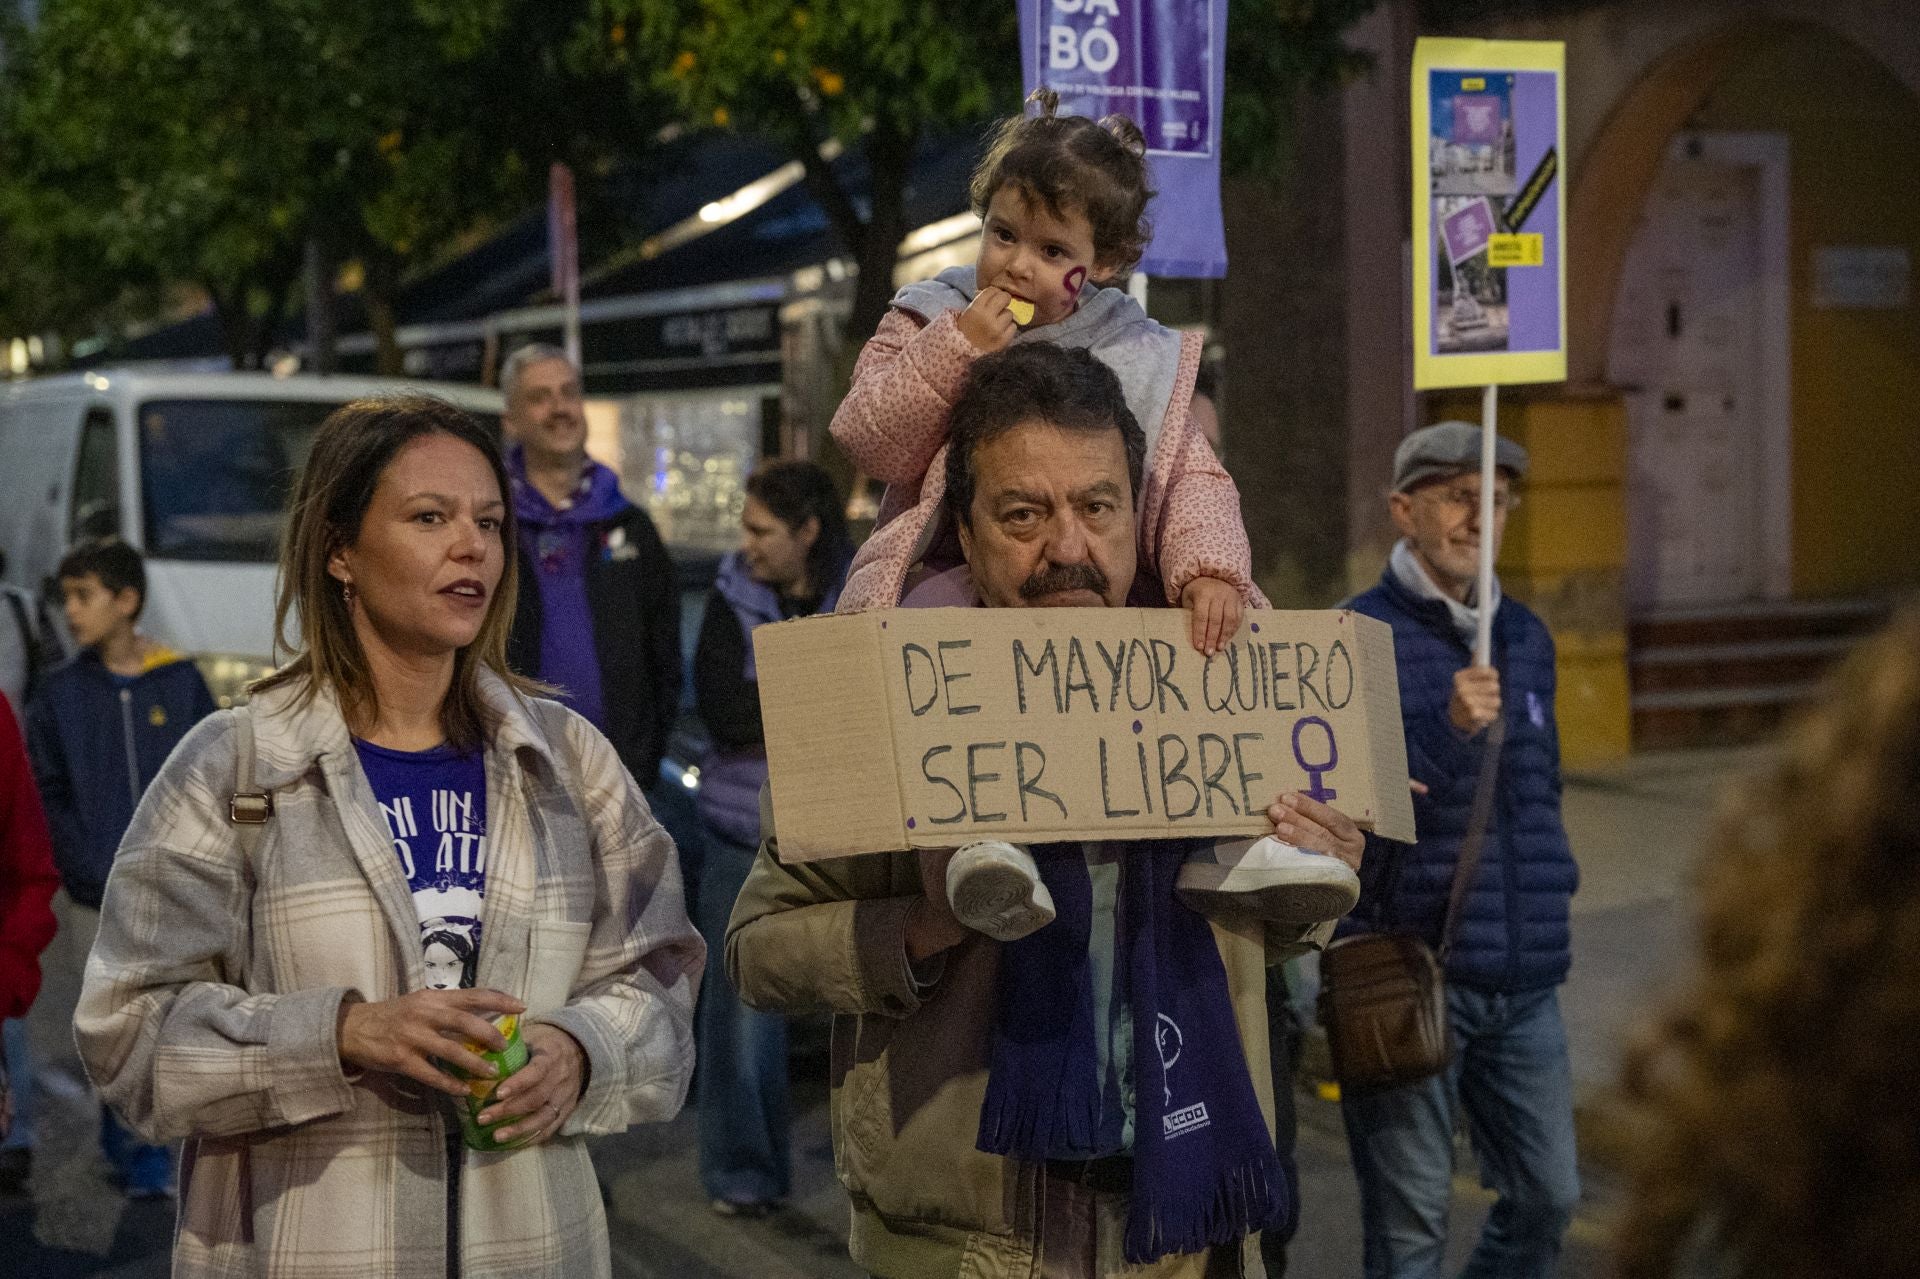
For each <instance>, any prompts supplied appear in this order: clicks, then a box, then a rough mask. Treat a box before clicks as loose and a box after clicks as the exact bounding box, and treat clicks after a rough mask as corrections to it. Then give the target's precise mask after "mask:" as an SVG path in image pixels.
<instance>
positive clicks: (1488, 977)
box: [1340, 422, 1580, 1279]
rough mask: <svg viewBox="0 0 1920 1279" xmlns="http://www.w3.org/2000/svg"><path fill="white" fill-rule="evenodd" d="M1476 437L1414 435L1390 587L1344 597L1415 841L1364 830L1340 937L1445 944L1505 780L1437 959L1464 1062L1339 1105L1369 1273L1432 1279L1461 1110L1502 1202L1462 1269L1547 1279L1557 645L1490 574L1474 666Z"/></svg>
mask: <svg viewBox="0 0 1920 1279" xmlns="http://www.w3.org/2000/svg"><path fill="white" fill-rule="evenodd" d="M1480 447H1481V436H1480V428H1479V427H1476V426H1473V425H1470V424H1468V423H1465V422H1442V423H1440V424H1438V425H1436V426H1429V427H1426V428H1424V429H1422V430H1419V431H1416V432H1414V433H1413V434H1412V435H1409V436H1408V437H1407V438H1406V439H1405V440H1404V441H1402V443H1401V445H1400V448H1399V450H1398V452H1397V453H1396V454H1395V456H1394V475H1393V492H1392V494H1391V495H1390V497H1389V499H1388V502H1389V507H1390V512H1391V514H1392V517H1393V522H1394V526H1395V527H1396V528H1397V529H1398V530H1399V532H1400V534H1401V540H1400V542H1399V543H1398V544H1397V545H1396V546H1395V547H1394V549H1393V554H1392V558H1391V560H1390V562H1389V563H1388V566H1387V570H1386V572H1385V573H1384V574H1383V575H1382V576H1381V579H1380V582H1379V584H1378V585H1377V586H1375V587H1374V588H1373V589H1371V590H1369V591H1367V592H1366V593H1364V594H1362V595H1360V596H1359V597H1357V598H1356V599H1354V600H1353V601H1352V603H1351V607H1352V608H1354V609H1355V610H1357V611H1358V612H1361V613H1364V614H1366V615H1367V616H1369V617H1375V618H1378V619H1380V620H1381V621H1383V622H1386V623H1387V624H1388V625H1390V626H1391V627H1392V628H1393V643H1394V656H1395V659H1396V662H1397V664H1398V667H1399V675H1400V711H1401V716H1402V720H1403V723H1404V727H1405V730H1406V739H1407V765H1408V771H1409V772H1410V774H1411V775H1412V780H1413V782H1414V791H1415V795H1414V823H1415V827H1416V829H1417V830H1418V832H1419V842H1417V843H1414V844H1396V843H1390V842H1386V841H1381V840H1378V839H1376V838H1374V837H1373V836H1369V837H1368V843H1369V848H1368V849H1367V853H1366V856H1365V858H1364V860H1363V861H1362V863H1361V872H1360V874H1361V895H1360V903H1359V905H1358V906H1357V907H1356V908H1355V910H1354V912H1353V914H1352V916H1350V917H1349V918H1348V919H1347V920H1345V921H1343V922H1342V925H1341V928H1340V932H1341V934H1342V935H1350V934H1353V933H1358V932H1366V931H1380V932H1392V933H1410V934H1414V935H1416V936H1419V937H1421V938H1422V939H1424V940H1425V941H1426V942H1427V944H1428V945H1430V946H1435V947H1437V946H1438V945H1439V942H1440V931H1441V926H1442V921H1443V920H1444V918H1445V916H1446V910H1447V900H1448V896H1449V894H1450V892H1451V890H1452V886H1453V878H1454V871H1455V868H1456V867H1457V865H1458V861H1459V857H1460V852H1461V845H1462V843H1463V838H1464V836H1465V834H1466V830H1467V826H1468V823H1469V820H1470V814H1471V812H1472V809H1473V797H1474V790H1475V786H1476V783H1477V781H1478V779H1479V776H1480V770H1481V769H1482V768H1488V767H1492V768H1497V769H1499V774H1498V779H1497V783H1496V789H1495V803H1494V805H1493V809H1492V815H1491V818H1490V820H1489V822H1488V826H1487V831H1486V835H1485V841H1484V843H1483V844H1482V851H1481V860H1480V865H1479V868H1478V870H1477V872H1476V873H1475V875H1474V877H1473V882H1472V884H1471V886H1470V888H1469V890H1468V892H1467V896H1466V900H1465V903H1464V905H1463V907H1462V910H1461V922H1460V925H1459V931H1458V934H1457V936H1456V938H1455V940H1454V945H1453V949H1452V951H1451V952H1450V954H1449V955H1448V957H1447V963H1446V980H1447V1014H1448V1029H1449V1031H1450V1033H1451V1037H1452V1042H1453V1060H1452V1063H1451V1065H1450V1066H1449V1067H1448V1069H1447V1070H1446V1071H1445V1072H1443V1073H1442V1074H1440V1075H1437V1076H1435V1077H1433V1078H1432V1079H1429V1080H1425V1081H1422V1082H1420V1083H1416V1084H1411V1085H1407V1086H1404V1087H1400V1088H1393V1089H1385V1090H1379V1091H1373V1092H1368V1093H1357V1094H1354V1095H1351V1096H1346V1097H1343V1098H1342V1100H1341V1110H1342V1113H1343V1116H1344V1118H1345V1120H1346V1126H1347V1138H1348V1143H1349V1145H1350V1147H1351V1148H1352V1152H1353V1163H1354V1171H1355V1175H1356V1176H1357V1177H1358V1178H1359V1182H1360V1202H1361V1217H1362V1231H1363V1240H1364V1272H1365V1274H1366V1275H1367V1277H1368V1279H1389V1277H1391V1279H1427V1277H1428V1276H1435V1277H1437V1276H1438V1275H1439V1274H1440V1273H1441V1267H1442V1265H1443V1263H1444V1261H1445V1255H1446V1243H1447V1210H1448V1205H1449V1201H1450V1199H1451V1183H1452V1176H1453V1132H1454V1121H1455V1115H1456V1112H1457V1111H1459V1110H1464V1111H1465V1114H1466V1119H1467V1126H1468V1130H1469V1133H1470V1135H1471V1137H1472V1140H1473V1145H1474V1152H1475V1155H1476V1157H1477V1159H1478V1161H1479V1165H1480V1172H1481V1177H1482V1179H1483V1180H1484V1181H1485V1182H1486V1184H1487V1185H1488V1187H1489V1188H1490V1189H1492V1190H1493V1191H1494V1192H1495V1194H1496V1196H1497V1198H1496V1200H1495V1202H1494V1205H1493V1208H1492V1210H1491V1212H1490V1213H1489V1214H1488V1217H1487V1223H1486V1227H1485V1229H1484V1230H1483V1231H1482V1232H1481V1235H1480V1239H1479V1242H1478V1244H1477V1245H1476V1247H1475V1248H1474V1251H1473V1253H1472V1256H1471V1257H1470V1258H1469V1260H1468V1262H1467V1265H1466V1268H1465V1270H1463V1271H1462V1272H1461V1274H1462V1275H1463V1276H1465V1277H1470V1279H1535V1277H1537V1276H1539V1277H1543V1276H1546V1275H1549V1274H1550V1273H1552V1270H1553V1267H1554V1263H1555V1259H1556V1258H1557V1257H1558V1256H1559V1252H1560V1246H1561V1239H1562V1236H1563V1235H1564V1234H1565V1231H1566V1228H1567V1226H1568V1224H1569V1223H1570V1222H1571V1220H1572V1217H1573V1212H1574V1208H1575V1206H1576V1203H1577V1201H1578V1199H1579V1194H1580V1183H1579V1175H1578V1169H1577V1163H1576V1157H1575V1148H1574V1123H1573V1084H1572V1075H1571V1070H1570V1067H1569V1064H1568V1058H1567V1038H1566V1031H1565V1028H1564V1026H1563V1025H1562V1022H1561V1018H1560V1003H1559V987H1560V984H1561V983H1562V982H1563V981H1565V980H1566V976H1567V969H1568V966H1569V964H1570V962H1571V936H1570V931H1569V924H1568V903H1569V901H1570V899H1571V898H1572V896H1573V892H1574V889H1575V887H1576V886H1577V883H1578V880H1579V872H1578V869H1577V867H1576V866H1575V864H1574V860H1573V854H1572V851H1571V849H1570V848H1569V846H1568V843H1567V832H1566V827H1565V825H1564V823H1563V822H1562V820H1561V813H1560V738H1559V730H1558V728H1557V727H1556V724H1555V721H1554V714H1553V696H1554V650H1553V637H1552V636H1551V635H1550V634H1549V633H1548V631H1547V628H1546V625H1545V623H1543V622H1542V621H1541V620H1540V618H1539V617H1538V616H1536V615H1535V614H1534V613H1533V612H1532V611H1530V610H1529V609H1528V608H1527V607H1526V606H1525V605H1523V604H1521V603H1519V602H1518V601H1517V600H1513V599H1508V598H1503V597H1502V596H1501V594H1500V591H1499V585H1498V583H1497V582H1496V583H1495V586H1494V590H1493V593H1492V599H1491V600H1490V601H1489V603H1490V604H1491V606H1492V608H1493V610H1494V613H1493V654H1492V657H1493V664H1492V665H1491V666H1477V665H1475V664H1474V662H1473V641H1474V632H1475V627H1476V623H1477V620H1478V610H1479V608H1480V606H1481V601H1480V600H1478V599H1477V598H1476V592H1477V588H1478V581H1477V576H1478V569H1479V549H1480V537H1481V535H1482V529H1481V528H1480V472H1479V459H1480ZM1496 447H1497V454H1496V466H1497V476H1496V481H1495V490H1494V527H1493V529H1492V536H1493V539H1494V550H1495V553H1496V554H1497V553H1498V550H1499V545H1500V538H1501V535H1502V533H1503V532H1504V531H1505V528H1506V520H1507V513H1508V512H1509V511H1511V510H1512V509H1513V507H1514V505H1515V504H1516V502H1517V500H1518V499H1517V497H1516V495H1515V492H1514V488H1513V485H1514V483H1515V482H1516V481H1518V480H1519V479H1520V478H1521V477H1522V476H1524V475H1525V474H1526V470H1527V454H1526V450H1524V449H1522V448H1521V447H1520V446H1519V445H1517V444H1515V443H1513V442H1512V441H1509V440H1504V439H1503V440H1500V441H1498V443H1497V446H1496ZM1501 716H1504V717H1505V719H1506V737H1505V741H1504V743H1502V744H1501V746H1500V748H1499V753H1498V756H1497V758H1489V751H1488V749H1487V745H1488V734H1487V729H1488V726H1489V725H1491V724H1492V723H1493V722H1494V720H1495V719H1496V718H1498V717H1501Z"/></svg>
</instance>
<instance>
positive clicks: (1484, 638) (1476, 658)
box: [1473, 384, 1500, 666]
mask: <svg viewBox="0 0 1920 1279" xmlns="http://www.w3.org/2000/svg"><path fill="white" fill-rule="evenodd" d="M1499 411H1500V387H1499V386H1498V384H1495V385H1492V386H1489V387H1488V388H1487V389H1486V391H1485V392H1484V393H1483V394H1482V396H1481V400H1480V583H1479V585H1480V593H1479V595H1478V596H1476V597H1475V600H1476V607H1475V609H1474V612H1475V614H1476V622H1477V624H1478V629H1477V630H1476V631H1475V633H1474V640H1473V662H1474V665H1476V666H1491V665H1493V610H1492V609H1491V608H1489V607H1488V602H1489V601H1490V600H1492V599H1493V473H1494V465H1493V460H1494V456H1495V450H1494V446H1495V444H1496V443H1497V442H1498V440H1499V436H1497V435H1496V434H1494V430H1495V427H1496V426H1498V424H1499Z"/></svg>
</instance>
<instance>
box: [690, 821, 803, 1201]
mask: <svg viewBox="0 0 1920 1279" xmlns="http://www.w3.org/2000/svg"><path fill="white" fill-rule="evenodd" d="M755 851H756V850H754V849H752V848H749V847H747V846H746V845H744V844H736V843H734V842H733V841H732V840H730V839H726V838H724V837H722V836H720V835H718V834H715V833H713V832H708V835H707V847H706V864H705V866H704V867H703V868H702V874H701V877H700V879H701V882H700V910H699V914H698V916H697V917H696V919H695V922H696V923H697V924H698V925H699V928H700V935H701V936H702V937H705V938H706V939H707V978H706V982H705V984H704V985H703V987H702V989H701V991H700V1012H699V1016H698V1024H697V1028H696V1035H697V1047H698V1052H699V1062H700V1069H699V1106H700V1182H701V1185H702V1186H703V1187H704V1188H705V1190H706V1192H707V1196H708V1198H711V1199H726V1200H729V1201H731V1202H734V1203H768V1202H773V1201H776V1200H781V1199H785V1198H786V1197H787V1196H788V1194H790V1193H791V1189H792V1187H791V1180H790V1171H791V1167H792V1160H791V1157H790V1155H789V1153H788V1135H789V1129H790V1127H791V1122H790V1119H789V1114H788V1099H787V1019H786V1018H785V1017H781V1016H778V1015H776V1014H773V1013H762V1012H755V1011H754V1010H753V1009H751V1008H748V1007H747V1006H746V1005H745V1004H743V1003H741V1002H740V996H739V994H738V993H737V992H735V990H734V988H733V983H732V982H729V981H728V980H727V955H726V947H727V917H728V916H730V915H731V914H732V913H733V900H734V898H736V897H738V896H739V895H740V886H741V885H742V884H744V883H746V881H747V872H748V871H749V870H750V869H752V867H753V859H754V854H755Z"/></svg>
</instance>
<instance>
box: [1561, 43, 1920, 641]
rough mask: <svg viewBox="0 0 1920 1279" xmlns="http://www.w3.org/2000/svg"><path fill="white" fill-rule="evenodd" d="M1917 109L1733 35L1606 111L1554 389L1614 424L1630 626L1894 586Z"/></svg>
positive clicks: (1788, 46) (1877, 88) (1900, 566)
mask: <svg viewBox="0 0 1920 1279" xmlns="http://www.w3.org/2000/svg"><path fill="white" fill-rule="evenodd" d="M1916 171H1920V98H1916V97H1915V95H1914V93H1913V92H1912V91H1911V90H1910V89H1909V88H1908V87H1907V86H1906V85H1905V84H1904V83H1902V81H1901V79H1900V78H1899V77H1897V76H1896V75H1895V74H1894V73H1893V72H1892V71H1891V70H1889V68H1888V67H1887V66H1885V65H1883V64H1882V63H1881V62H1880V61H1879V60H1877V58H1876V57H1875V56H1874V55H1873V54H1872V53H1870V52H1868V51H1867V50H1866V49H1863V48H1862V47H1861V46H1860V45H1858V44H1856V43H1854V42H1852V41H1850V40H1848V39H1846V38H1844V37H1843V36H1841V35H1839V34H1838V33H1836V32H1835V31H1833V30H1831V29H1829V28H1827V27H1825V26H1823V25H1820V24H1817V23H1811V22H1804V21H1783V20H1778V19H1767V18H1756V19H1755V20H1753V21H1750V22H1745V23H1741V24H1738V25H1730V26H1729V27H1727V28H1725V29H1723V30H1721V31H1719V32H1717V33H1715V34H1712V35H1709V36H1707V37H1705V38H1703V39H1699V40H1696V41H1694V42H1692V43H1690V44H1687V45H1685V46H1683V47H1680V48H1678V49H1676V50H1675V51H1673V52H1671V53H1669V54H1668V55H1666V56H1665V57H1664V58H1662V59H1661V60H1659V61H1658V62H1656V63H1655V64H1654V65H1653V66H1652V68H1651V69H1650V70H1648V71H1647V72H1646V73H1645V74H1644V75H1643V76H1642V77H1641V78H1640V80H1639V82H1638V83H1637V84H1636V85H1635V86H1634V87H1633V88H1632V89H1631V90H1629V91H1628V92H1627V93H1625V94H1623V95H1622V97H1621V98H1620V100H1619V102H1618V103H1617V104H1616V106H1615V107H1614V109H1613V110H1612V112H1611V113H1610V115H1609V117H1608V121H1607V123H1606V125H1604V126H1603V127H1602V129H1601V130H1600V132H1599V134H1598V135H1597V136H1596V138H1595V140H1594V142H1593V144H1592V145H1591V146H1590V147H1589V148H1588V149H1587V155H1586V156H1585V157H1584V158H1583V159H1582V161H1581V168H1580V172H1579V174H1578V177H1577V185H1576V187H1575V189H1574V191H1573V193H1572V197H1571V200H1570V203H1569V222H1570V228H1569V240H1570V242H1571V246H1572V253H1573V255H1574V256H1573V257H1572V258H1571V259H1570V262H1569V300H1570V314H1569V324H1570V329H1571V333H1570V338H1571V352H1570V354H1571V357H1572V360H1571V363H1572V375H1573V377H1574V379H1575V380H1576V381H1582V382H1587V383H1589V384H1593V383H1598V384H1604V385H1607V386H1610V387H1612V388H1614V389H1615V390H1617V391H1619V392H1620V393H1621V394H1622V395H1623V397H1624V398H1625V399H1626V400H1627V402H1628V405H1629V408H1630V415H1631V417H1632V419H1633V427H1632V430H1631V433H1630V434H1631V442H1630V446H1629V454H1630V456H1629V459H1628V471H1627V475H1628V482H1627V503H1628V507H1629V527H1630V530H1631V532H1630V537H1629V568H1628V605H1629V609H1630V611H1631V612H1632V613H1633V614H1634V615H1636V616H1645V615H1647V614H1648V613H1655V614H1658V613H1665V612H1671V611H1676V610H1678V611H1684V610H1686V609H1688V608H1713V607H1717V606H1728V605H1741V604H1744V603H1750V602H1765V601H1782V600H1808V599H1823V598H1839V597H1863V596H1865V597H1884V596H1887V595H1889V594H1892V593H1894V592H1896V591H1898V590H1900V589H1902V588H1903V587H1905V586H1908V585H1911V584H1913V583H1914V582H1916V581H1920V557H1915V556H1914V555H1913V554H1912V551H1911V534H1910V530H1911V528H1912V527H1913V525H1914V523H1915V522H1916V520H1920V452H1916V450H1913V449H1912V448H1911V446H1910V444H1909V441H1910V439H1911V438H1912V436H1913V434H1914V431H1915V428H1916V426H1920V311H1916V308H1915V306H1914V298H1913V295H1912V294H1913V290H1912V286H1911V283H1910V277H1911V274H1912V261H1913V259H1914V258H1915V257H1916V256H1920V202H1915V201H1913V200H1912V199H1911V197H1910V195H1909V194H1908V192H1909V190H1910V187H1911V183H1912V176H1911V175H1912V174H1913V173H1914V172H1916Z"/></svg>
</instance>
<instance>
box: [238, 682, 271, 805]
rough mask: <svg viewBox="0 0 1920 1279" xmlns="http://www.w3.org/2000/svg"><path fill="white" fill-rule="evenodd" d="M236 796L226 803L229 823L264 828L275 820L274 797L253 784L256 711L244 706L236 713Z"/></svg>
mask: <svg viewBox="0 0 1920 1279" xmlns="http://www.w3.org/2000/svg"><path fill="white" fill-rule="evenodd" d="M233 753H234V770H233V795H232V796H231V797H230V798H229V799H228V800H227V820H228V821H230V822H232V823H233V824H234V825H235V826H265V825H266V824H267V822H268V821H269V820H270V819H271V818H272V817H273V796H271V795H269V794H267V792H265V791H263V790H261V789H260V788H259V787H258V786H256V785H254V780H253V774H254V768H255V762H254V754H253V712H252V711H251V710H250V709H248V708H247V707H245V706H240V707H236V708H235V709H234V712H233Z"/></svg>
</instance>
